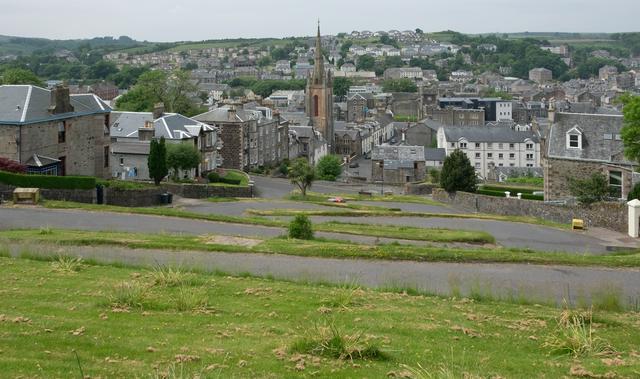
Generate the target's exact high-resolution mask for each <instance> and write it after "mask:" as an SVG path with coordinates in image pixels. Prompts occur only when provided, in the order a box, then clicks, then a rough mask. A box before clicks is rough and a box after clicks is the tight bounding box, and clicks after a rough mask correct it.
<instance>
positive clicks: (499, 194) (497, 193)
mask: <svg viewBox="0 0 640 379" xmlns="http://www.w3.org/2000/svg"><path fill="white" fill-rule="evenodd" d="M477 193H478V194H480V195H487V196H493V197H506V196H507V195H506V194H505V191H495V190H487V189H479V190H478V191H477ZM519 193H521V194H522V198H523V199H525V200H537V201H544V196H541V195H534V194H531V193H523V192H511V196H512V197H517V195H518V194H519Z"/></svg>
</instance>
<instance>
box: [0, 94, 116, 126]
mask: <svg viewBox="0 0 640 379" xmlns="http://www.w3.org/2000/svg"><path fill="white" fill-rule="evenodd" d="M69 101H70V105H71V106H72V107H73V111H70V112H65V113H58V114H54V113H52V112H50V107H51V106H52V105H54V104H52V91H51V90H48V89H44V88H40V87H37V86H33V85H2V86H0V124H6V125H25V124H33V123H39V122H47V121H52V120H60V119H65V118H70V117H76V116H83V115H90V114H100V113H109V112H111V108H110V107H109V106H108V105H107V104H106V103H105V102H104V101H102V100H101V99H100V98H99V97H98V96H96V95H93V94H82V95H70V97H69Z"/></svg>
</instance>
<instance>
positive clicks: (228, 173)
mask: <svg viewBox="0 0 640 379" xmlns="http://www.w3.org/2000/svg"><path fill="white" fill-rule="evenodd" d="M223 177H224V178H225V179H232V180H233V179H239V180H240V184H227V183H209V185H210V186H217V187H246V186H248V185H249V175H247V174H246V173H244V172H242V171H238V170H225V175H224V176H223Z"/></svg>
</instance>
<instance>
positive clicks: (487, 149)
mask: <svg viewBox="0 0 640 379" xmlns="http://www.w3.org/2000/svg"><path fill="white" fill-rule="evenodd" d="M437 138H438V148H441V149H445V151H446V154H447V156H449V155H450V154H451V153H453V152H454V151H455V150H457V149H460V150H462V151H463V152H465V153H466V154H467V157H468V158H469V160H470V161H471V165H472V166H473V167H474V168H475V169H476V173H477V174H478V176H479V177H480V178H482V179H484V178H486V177H487V174H488V173H489V169H490V168H491V167H515V168H537V167H540V139H539V137H538V135H537V134H536V133H535V132H532V131H517V130H514V129H512V128H509V127H498V126H493V127H486V126H485V127H478V126H475V127H457V126H448V127H441V128H440V129H438V137H437Z"/></svg>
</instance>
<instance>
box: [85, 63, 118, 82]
mask: <svg viewBox="0 0 640 379" xmlns="http://www.w3.org/2000/svg"><path fill="white" fill-rule="evenodd" d="M117 73H118V67H116V65H115V63H113V62H108V61H103V60H101V61H99V62H97V63H95V64H93V65H91V67H89V78H90V79H106V78H107V77H109V76H111V75H114V74H117Z"/></svg>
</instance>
